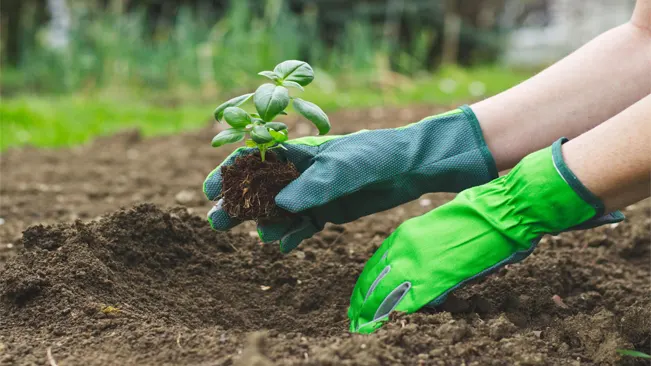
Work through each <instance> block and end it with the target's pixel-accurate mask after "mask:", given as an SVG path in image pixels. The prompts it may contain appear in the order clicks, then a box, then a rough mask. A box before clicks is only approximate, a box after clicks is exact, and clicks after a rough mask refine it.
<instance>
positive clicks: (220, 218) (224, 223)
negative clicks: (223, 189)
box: [208, 200, 241, 231]
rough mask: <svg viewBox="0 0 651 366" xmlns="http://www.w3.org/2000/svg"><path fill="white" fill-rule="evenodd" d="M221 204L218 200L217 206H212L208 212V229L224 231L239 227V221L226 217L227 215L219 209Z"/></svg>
mask: <svg viewBox="0 0 651 366" xmlns="http://www.w3.org/2000/svg"><path fill="white" fill-rule="evenodd" d="M221 204H222V200H219V202H217V205H215V206H213V208H212V209H210V211H208V222H209V223H210V227H211V228H212V229H213V230H217V231H226V230H229V229H232V228H233V227H234V226H237V225H239V224H240V223H241V221H239V220H236V219H233V218H231V217H230V216H228V214H227V213H226V212H225V211H224V210H223V209H222V208H221V206H222V205H221Z"/></svg>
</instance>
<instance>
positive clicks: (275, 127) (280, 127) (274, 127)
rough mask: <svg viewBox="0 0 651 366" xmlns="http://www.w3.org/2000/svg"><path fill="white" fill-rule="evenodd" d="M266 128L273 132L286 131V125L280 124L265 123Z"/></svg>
mask: <svg viewBox="0 0 651 366" xmlns="http://www.w3.org/2000/svg"><path fill="white" fill-rule="evenodd" d="M264 126H265V127H267V128H271V129H272V130H274V131H281V130H286V129H287V125H286V124H284V123H282V122H267V123H265V125H264Z"/></svg>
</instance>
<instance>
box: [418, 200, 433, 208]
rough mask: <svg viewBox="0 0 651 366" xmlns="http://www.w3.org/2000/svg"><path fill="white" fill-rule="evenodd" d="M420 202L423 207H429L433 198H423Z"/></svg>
mask: <svg viewBox="0 0 651 366" xmlns="http://www.w3.org/2000/svg"><path fill="white" fill-rule="evenodd" d="M418 203H419V204H420V205H421V207H427V206H429V205H431V204H432V200H431V199H429V198H423V199H422V200H420V201H418Z"/></svg>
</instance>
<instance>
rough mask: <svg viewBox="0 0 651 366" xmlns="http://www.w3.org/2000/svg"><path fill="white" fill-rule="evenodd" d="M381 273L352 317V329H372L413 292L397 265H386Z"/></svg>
mask: <svg viewBox="0 0 651 366" xmlns="http://www.w3.org/2000/svg"><path fill="white" fill-rule="evenodd" d="M381 274H383V276H382V277H381V278H378V281H377V283H376V284H375V286H374V287H373V288H371V289H370V291H369V293H368V294H367V296H366V299H365V300H364V302H363V304H362V306H361V308H360V309H359V312H358V313H357V314H356V317H354V318H353V319H352V324H353V326H354V327H353V329H354V331H358V332H359V330H360V329H362V331H364V332H366V331H369V330H370V331H374V330H375V329H377V328H378V327H379V326H380V325H381V323H383V322H385V321H386V320H387V319H388V317H389V314H390V313H391V312H392V311H394V310H395V309H396V308H398V306H399V305H400V304H401V302H402V301H403V300H404V299H405V298H406V297H407V296H408V295H409V294H410V292H411V293H412V294H413V291H410V290H411V288H412V285H411V282H410V281H409V280H408V279H406V278H405V277H404V276H403V275H402V274H401V273H400V270H399V269H398V268H397V266H393V268H392V266H391V265H388V266H387V267H385V269H384V270H383V271H382V273H381ZM406 308H407V309H410V308H409V307H406ZM403 311H404V309H403ZM377 323H380V324H377Z"/></svg>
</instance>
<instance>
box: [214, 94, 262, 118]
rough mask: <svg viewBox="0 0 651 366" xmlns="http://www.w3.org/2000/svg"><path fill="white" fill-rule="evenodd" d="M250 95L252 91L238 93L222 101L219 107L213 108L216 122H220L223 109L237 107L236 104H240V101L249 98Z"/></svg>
mask: <svg viewBox="0 0 651 366" xmlns="http://www.w3.org/2000/svg"><path fill="white" fill-rule="evenodd" d="M252 95H253V93H249V94H244V95H240V96H239V97H235V98H233V99H231V100H229V101H227V102H224V103H222V104H221V105H220V106H219V107H217V109H215V112H214V115H215V119H216V120H217V122H221V120H222V116H223V115H224V110H225V109H226V108H228V107H237V106H238V105H242V103H244V102H246V101H247V100H249V98H251V96H252Z"/></svg>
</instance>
